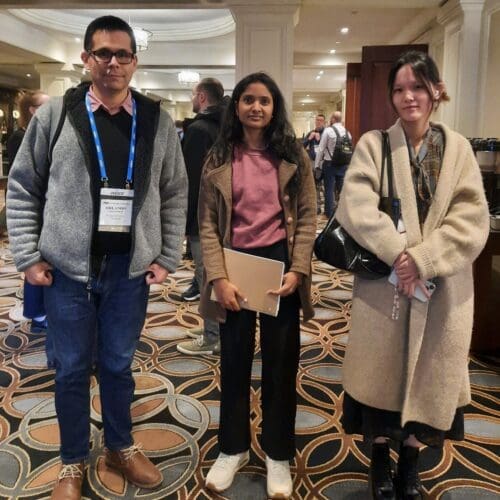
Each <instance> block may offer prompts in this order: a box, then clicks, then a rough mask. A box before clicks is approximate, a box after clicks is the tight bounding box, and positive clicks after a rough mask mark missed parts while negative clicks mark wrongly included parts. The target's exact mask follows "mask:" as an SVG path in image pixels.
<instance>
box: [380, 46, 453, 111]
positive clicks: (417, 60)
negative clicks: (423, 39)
mask: <svg viewBox="0 0 500 500" xmlns="http://www.w3.org/2000/svg"><path fill="white" fill-rule="evenodd" d="M407 64H408V65H409V66H410V67H411V69H412V70H413V74H414V75H415V78H416V79H417V80H419V81H420V82H421V83H422V84H423V85H424V86H425V89H426V92H427V94H428V95H429V98H430V99H431V102H434V108H437V107H438V105H439V103H440V102H442V101H449V100H450V97H449V95H448V94H447V93H446V90H444V87H443V89H442V90H441V92H440V93H439V97H438V98H436V97H435V96H434V93H433V91H432V85H434V86H438V85H441V86H442V85H443V82H442V80H441V77H440V76H439V70H438V68H437V66H436V63H435V62H434V60H433V59H432V58H431V57H430V56H429V55H427V54H426V53H424V52H419V51H417V50H408V51H407V52H403V54H401V55H400V56H399V57H398V59H397V60H396V61H395V62H394V64H393V65H392V67H391V70H390V72H389V78H388V79H387V91H388V93H389V100H390V102H391V105H393V104H392V92H393V90H394V82H395V81H396V75H397V74H398V71H399V70H400V69H401V68H402V67H403V66H406V65H407ZM393 106H394V105H393Z"/></svg>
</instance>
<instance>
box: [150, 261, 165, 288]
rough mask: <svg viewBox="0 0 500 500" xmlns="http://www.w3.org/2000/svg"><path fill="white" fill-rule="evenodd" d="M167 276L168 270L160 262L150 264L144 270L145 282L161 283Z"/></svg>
mask: <svg viewBox="0 0 500 500" xmlns="http://www.w3.org/2000/svg"><path fill="white" fill-rule="evenodd" d="M167 277H168V271H167V270H166V269H165V268H164V267H162V266H160V264H151V265H150V266H149V267H148V271H147V272H146V284H148V285H155V284H158V285H161V284H162V283H163V282H164V281H165V280H166V279H167Z"/></svg>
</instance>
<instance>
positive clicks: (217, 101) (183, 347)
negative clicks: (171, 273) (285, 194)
mask: <svg viewBox="0 0 500 500" xmlns="http://www.w3.org/2000/svg"><path fill="white" fill-rule="evenodd" d="M223 97H224V87H223V86H222V84H221V82H219V80H217V79H215V78H204V79H203V80H201V82H200V83H199V84H198V85H196V87H195V88H194V89H193V97H192V103H193V111H194V112H195V113H196V116H195V117H194V120H193V121H192V122H191V123H190V124H189V125H188V127H187V129H186V133H185V135H184V142H183V144H182V152H183V154H184V161H185V163H186V170H187V175H188V184H189V191H188V213H187V221H186V235H187V237H188V240H189V244H190V249H191V254H192V256H193V261H194V278H195V281H194V282H192V283H191V285H190V287H189V288H188V289H187V290H186V291H185V292H184V293H183V294H182V298H183V299H184V300H188V301H191V300H196V299H198V298H199V296H200V289H201V283H202V280H203V259H202V256H201V245H200V230H199V227H198V197H199V193H200V179H201V169H202V167H203V163H204V162H205V158H206V156H207V153H208V151H209V150H210V148H211V147H212V145H213V143H214V141H215V138H216V137H217V134H218V132H219V129H220V122H221V119H222V113H223V111H224V107H223V105H222V102H223V101H222V98H223ZM188 335H189V336H191V337H193V338H194V340H188V341H184V342H179V343H178V344H177V350H178V351H180V352H182V353H183V354H218V353H219V351H220V343H219V323H217V322H216V321H212V320H210V319H206V320H204V321H203V328H196V329H191V330H188Z"/></svg>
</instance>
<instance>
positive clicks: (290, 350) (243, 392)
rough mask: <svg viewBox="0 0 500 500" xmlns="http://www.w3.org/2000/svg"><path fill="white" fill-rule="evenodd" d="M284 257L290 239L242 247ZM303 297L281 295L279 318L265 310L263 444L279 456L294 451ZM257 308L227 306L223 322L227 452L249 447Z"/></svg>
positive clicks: (222, 434)
mask: <svg viewBox="0 0 500 500" xmlns="http://www.w3.org/2000/svg"><path fill="white" fill-rule="evenodd" d="M240 251H245V252H247V253H252V254H254V255H260V256H262V257H268V258H271V259H276V260H280V261H282V262H285V269H288V258H287V249H286V242H279V243H277V244H275V245H272V246H270V247H265V248H259V249H251V250H240ZM299 309H300V299H299V296H298V293H297V292H295V293H294V294H292V295H291V296H288V297H282V298H281V303H280V308H279V313H278V316H277V317H276V318H274V317H272V316H268V315H266V314H260V347H261V353H262V417H263V418H262V420H263V422H262V442H261V445H262V449H263V450H264V452H265V453H266V454H267V455H268V456H269V457H270V458H272V459H274V460H289V459H292V458H293V457H294V456H295V415H296V411H297V393H296V377H297V370H298V365H299V356H300V319H299ZM256 316H257V315H256V313H255V312H253V311H247V310H244V309H243V310H241V311H239V312H232V311H227V319H226V322H225V323H223V324H222V323H221V325H220V341H221V384H222V393H221V413H220V425H219V446H220V451H222V452H223V453H226V454H228V455H233V454H235V453H241V452H243V451H246V450H248V449H250V379H251V369H252V360H253V355H254V350H255V326H256Z"/></svg>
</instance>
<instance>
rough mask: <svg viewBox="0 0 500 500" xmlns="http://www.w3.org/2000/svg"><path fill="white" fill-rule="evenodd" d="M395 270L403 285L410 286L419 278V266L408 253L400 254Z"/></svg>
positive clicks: (395, 262)
mask: <svg viewBox="0 0 500 500" xmlns="http://www.w3.org/2000/svg"><path fill="white" fill-rule="evenodd" d="M394 270H395V271H396V274H397V276H398V279H399V283H400V284H401V285H403V284H405V285H409V284H410V283H412V282H414V281H415V280H417V279H418V278H419V274H418V268H417V265H416V264H415V261H414V260H413V258H412V256H411V255H410V254H408V253H406V252H402V253H400V254H399V256H398V258H397V259H396V260H395V261H394ZM403 293H404V292H403Z"/></svg>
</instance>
